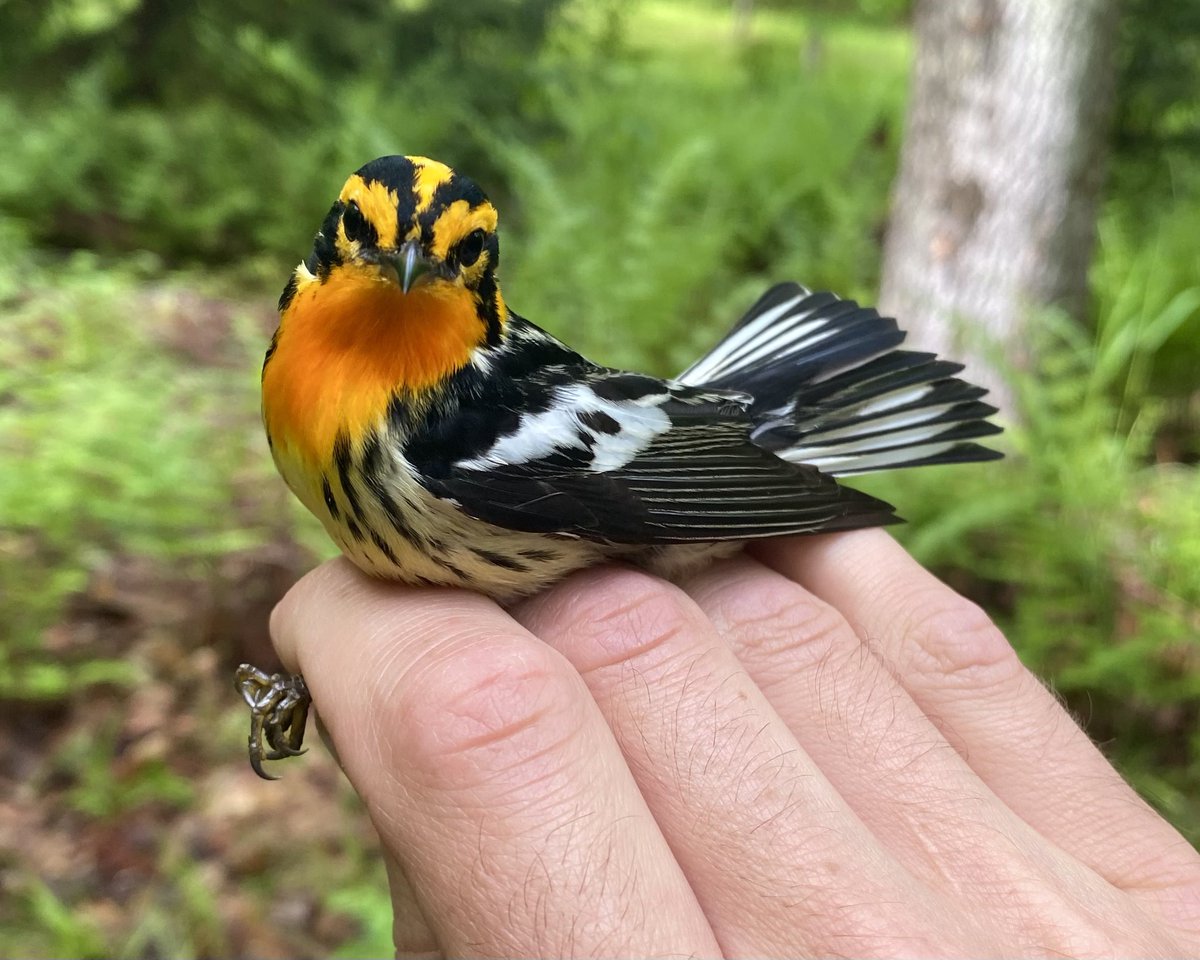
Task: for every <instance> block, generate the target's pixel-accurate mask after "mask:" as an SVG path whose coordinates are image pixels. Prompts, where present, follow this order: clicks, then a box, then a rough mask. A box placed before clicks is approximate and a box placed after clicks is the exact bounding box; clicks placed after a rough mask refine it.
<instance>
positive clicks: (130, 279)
mask: <svg viewBox="0 0 1200 960" xmlns="http://www.w3.org/2000/svg"><path fill="white" fill-rule="evenodd" d="M145 279H146V278H145V276H144V274H143V273H142V272H141V271H140V270H139V269H138V268H137V267H136V266H135V267H134V268H133V269H114V268H113V267H112V266H111V265H108V266H107V267H104V268H102V267H101V265H100V264H99V263H98V261H96V260H95V258H94V257H91V256H85V255H77V256H75V257H73V258H72V259H70V260H68V261H64V262H60V263H59V264H57V265H56V267H55V268H54V269H53V270H51V269H50V267H48V266H42V265H39V264H38V263H37V261H35V260H31V259H22V260H19V261H13V260H11V259H10V260H8V261H7V262H6V263H5V265H4V268H3V270H2V272H0V302H2V303H3V304H4V311H5V314H6V319H5V323H6V331H5V337H4V339H3V340H2V341H0V398H2V399H0V459H3V461H4V463H5V469H4V470H3V471H0V624H2V627H0V697H11V696H20V697H22V698H38V697H54V696H60V695H62V694H63V693H65V692H67V691H68V690H69V689H71V688H72V687H74V686H76V685H86V684H89V683H92V682H97V681H107V682H113V681H116V682H131V681H132V680H133V679H134V677H135V674H134V673H133V672H132V670H131V669H130V667H129V666H128V665H124V664H119V663H116V662H112V661H103V660H99V661H98V660H94V659H91V660H85V661H83V662H81V663H78V664H74V665H73V664H71V663H70V662H69V661H64V660H63V659H62V658H60V657H55V656H46V655H43V654H41V653H40V652H39V651H40V634H41V631H42V630H44V629H45V628H46V627H47V626H48V625H49V624H50V623H52V622H53V620H54V619H55V618H56V617H57V616H58V614H59V612H60V610H61V607H62V603H63V601H64V599H65V598H66V597H67V596H68V595H70V594H71V593H75V592H79V591H81V590H82V589H83V587H84V586H85V584H86V583H87V580H88V577H89V574H90V572H91V571H93V570H96V569H99V568H102V567H103V566H104V565H105V563H106V562H107V561H108V560H109V558H112V557H114V556H119V555H138V556H144V557H147V558H149V559H151V560H155V561H159V562H161V563H164V564H175V565H177V566H178V567H179V568H180V572H184V571H185V570H187V569H189V568H191V569H192V570H193V572H194V573H196V574H199V573H200V570H199V568H198V567H197V566H196V564H197V563H200V562H202V561H203V560H204V558H211V557H216V556H219V555H222V554H224V553H226V552H228V551H230V550H235V549H238V548H240V547H245V546H248V545H251V544H253V543H257V542H261V540H262V539H264V538H265V537H266V535H267V534H266V532H265V530H264V528H263V527H261V526H258V525H259V524H264V523H266V522H267V521H268V520H269V517H268V516H260V517H253V516H246V515H242V514H241V513H240V511H239V507H238V502H239V495H240V499H241V500H242V501H243V503H245V502H246V496H245V493H244V491H245V487H246V485H247V481H248V480H251V479H252V478H253V477H255V476H257V477H260V478H265V477H266V475H267V470H268V467H267V465H266V463H265V462H264V457H263V452H264V451H263V447H264V446H265V445H264V444H263V442H262V439H261V437H260V436H259V434H258V431H257V430H256V429H255V428H254V425H253V423H252V421H251V422H248V421H247V420H246V419H245V418H244V417H240V418H238V419H237V420H235V421H233V422H230V404H231V398H240V400H237V401H236V402H237V403H238V405H239V407H240V408H241V409H242V410H248V409H253V407H254V405H255V404H256V387H257V382H256V377H255V375H254V372H253V371H254V368H255V363H254V361H253V360H251V359H250V358H251V357H254V356H257V354H258V352H259V350H260V349H261V346H260V344H259V343H258V342H257V341H258V340H259V338H260V336H261V333H260V332H258V331H254V332H251V331H249V330H242V331H241V332H240V333H239V327H238V324H237V323H232V324H231V326H230V330H229V336H230V338H231V339H232V341H233V342H232V344H230V345H228V346H229V347H230V349H231V350H232V351H233V353H234V354H235V355H237V356H240V357H241V358H242V361H241V365H240V366H234V367H220V366H218V367H208V368H199V367H195V366H193V365H189V364H188V363H186V362H185V361H183V359H182V358H181V357H180V356H179V355H173V354H172V353H171V352H170V351H169V350H166V349H164V344H163V342H162V340H161V339H158V340H156V332H157V335H158V337H160V338H161V337H163V336H165V335H166V334H167V328H166V327H161V326H160V327H159V328H158V329H157V331H156V328H155V326H154V323H153V318H154V316H155V311H156V309H159V308H156V302H157V301H156V299H155V296H154V294H153V293H152V292H151V291H149V290H148V291H147V292H145V293H142V294H137V293H134V291H135V290H136V286H135V284H138V283H140V282H144V280H145ZM157 294H159V295H160V296H161V295H165V296H168V297H169V296H170V293H169V288H167V287H160V288H159V290H158V291H157ZM159 322H160V323H163V322H169V321H168V318H167V317H165V316H164V317H162V318H161V319H160V321H159ZM243 338H244V339H243ZM239 343H241V344H242V346H241V347H239ZM251 343H253V346H251V345H250V344H251ZM214 441H219V442H214ZM251 502H252V501H251ZM241 509H245V507H244V506H243V507H242V508H241Z"/></svg>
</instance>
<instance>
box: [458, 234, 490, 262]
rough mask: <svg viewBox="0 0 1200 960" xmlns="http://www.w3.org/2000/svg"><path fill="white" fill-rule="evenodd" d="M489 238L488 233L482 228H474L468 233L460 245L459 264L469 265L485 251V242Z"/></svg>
mask: <svg viewBox="0 0 1200 960" xmlns="http://www.w3.org/2000/svg"><path fill="white" fill-rule="evenodd" d="M485 240H487V234H486V233H484V232H483V231H482V230H472V231H471V232H470V233H468V234H467V235H466V236H465V237H464V238H463V239H462V241H461V242H460V243H459V245H458V264H459V266H461V267H469V266H470V265H471V264H473V263H474V262H475V261H476V260H478V259H479V255H480V254H481V253H483V244H484V241H485Z"/></svg>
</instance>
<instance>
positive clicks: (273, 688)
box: [235, 663, 312, 780]
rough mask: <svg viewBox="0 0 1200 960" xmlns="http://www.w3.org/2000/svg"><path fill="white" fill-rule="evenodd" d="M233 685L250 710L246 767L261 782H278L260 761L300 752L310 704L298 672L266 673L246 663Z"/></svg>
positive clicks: (280, 758)
mask: <svg viewBox="0 0 1200 960" xmlns="http://www.w3.org/2000/svg"><path fill="white" fill-rule="evenodd" d="M235 682H236V685H237V689H238V692H239V693H241V695H242V699H243V700H245V701H246V705H247V706H248V707H249V708H250V741H249V744H248V746H249V752H250V766H251V767H253V768H254V772H255V773H257V774H258V775H259V776H260V777H262V778H263V779H264V780H278V779H279V778H278V777H273V776H271V774H269V773H267V772H266V771H265V770H263V761H264V760H282V759H284V758H285V757H297V756H299V755H300V754H302V753H304V750H302V749H301V747H302V745H303V743H304V725H305V723H306V722H307V720H308V708H309V706H310V704H311V703H312V697H311V696H309V693H308V687H307V686H306V685H305V683H304V678H303V677H302V676H300V674H298V673H295V674H291V675H289V674H286V673H274V674H270V673H266V672H264V671H262V670H259V669H258V667H252V666H250V664H248V663H243V664H242V665H241V666H240V667H238V669H237V679H236V681H235ZM264 741H265V744H264ZM268 747H269V748H270V749H267V748H268Z"/></svg>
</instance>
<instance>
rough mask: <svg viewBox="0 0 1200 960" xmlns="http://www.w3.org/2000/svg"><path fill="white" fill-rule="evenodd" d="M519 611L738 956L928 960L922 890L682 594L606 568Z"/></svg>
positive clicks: (933, 914)
mask: <svg viewBox="0 0 1200 960" xmlns="http://www.w3.org/2000/svg"><path fill="white" fill-rule="evenodd" d="M513 613H514V616H516V617H517V618H518V619H519V620H520V621H521V622H523V623H525V624H526V625H527V626H528V627H529V628H530V629H531V630H532V631H533V632H535V633H537V634H538V635H539V636H541V637H542V638H543V639H545V640H546V641H547V642H548V643H550V644H551V645H553V646H554V647H555V648H556V649H558V650H561V651H562V652H563V654H564V655H565V656H566V657H567V658H568V659H569V660H570V661H571V663H572V664H573V665H574V666H575V668H576V669H577V670H578V671H579V673H580V675H581V676H582V677H583V678H584V681H585V682H586V683H587V685H588V689H589V690H590V691H591V693H592V696H593V697H594V698H595V700H596V703H597V704H598V705H599V706H600V709H601V710H602V711H603V713H604V716H605V719H606V720H607V721H608V723H609V724H610V725H611V727H612V729H613V732H614V733H615V734H616V737H617V741H618V742H619V744H620V745H621V749H622V751H623V752H624V754H625V757H626V760H627V761H628V763H629V765H630V769H631V770H632V771H633V773H634V776H635V777H636V778H637V781H638V786H639V787H640V789H641V791H642V795H643V796H644V797H645V798H646V802H647V803H648V804H649V806H650V809H651V810H652V811H653V813H654V816H655V819H656V820H657V821H658V824H659V826H660V827H661V829H662V831H663V833H664V834H665V835H666V837H667V839H668V840H669V841H670V843H671V848H672V849H673V850H674V851H675V855H676V857H678V859H679V862H680V864H681V865H682V866H683V868H684V871H685V872H686V874H687V876H688V878H689V880H690V881H691V884H692V888H693V889H694V890H695V891H696V895H697V897H698V898H699V899H700V902H701V904H702V905H703V907H704V912H705V915H706V916H707V917H708V918H709V921H710V923H711V924H712V926H713V930H714V931H715V932H716V934H717V938H718V940H719V941H720V944H721V947H722V949H723V950H724V951H725V953H726V954H727V955H735V956H768V955H796V954H801V953H812V954H816V955H827V954H830V953H833V952H839V953H840V952H844V951H846V950H847V945H852V947H850V952H853V953H855V954H857V955H864V956H874V955H877V954H881V953H885V954H894V953H896V952H898V951H899V952H905V953H915V954H921V953H928V952H932V945H933V943H934V942H937V941H936V938H937V937H939V936H940V935H941V934H944V933H947V931H946V930H945V924H944V923H943V922H942V919H943V918H942V917H941V916H939V914H938V911H936V910H935V909H934V908H933V906H932V905H931V903H930V901H929V898H928V897H927V896H926V892H925V890H924V888H923V885H922V884H921V883H920V882H919V881H917V880H916V879H915V878H913V877H912V876H910V875H909V874H908V873H907V872H906V871H904V870H903V869H902V868H901V867H900V866H899V865H898V864H897V863H896V862H895V861H894V860H892V859H891V858H890V857H889V856H888V854H887V853H886V852H885V851H884V850H883V849H882V848H881V847H880V846H879V845H878V843H877V842H876V840H875V839H874V838H873V837H872V836H871V834H870V832H869V831H868V830H867V829H866V828H865V827H864V826H863V824H862V823H861V822H860V821H859V820H858V818H857V817H856V816H855V815H854V813H853V812H852V811H851V810H850V809H849V808H848V807H847V805H846V804H845V802H844V801H843V800H842V798H841V797H840V796H839V795H838V794H837V792H836V791H835V790H834V789H833V788H832V787H831V786H830V784H829V783H828V781H827V780H826V779H825V778H824V777H823V776H822V774H821V771H820V770H819V769H817V768H816V767H815V766H814V765H813V763H812V762H811V760H810V759H809V758H808V757H807V756H806V755H805V754H804V751H803V750H802V749H801V748H800V746H799V745H798V744H797V743H796V741H795V739H794V738H793V737H792V735H791V733H790V732H789V731H788V729H787V727H786V726H785V725H784V724H783V722H782V721H781V720H780V718H779V717H778V716H777V715H776V714H775V713H774V711H773V710H772V709H771V707H770V705H769V704H768V703H767V702H766V700H765V699H764V697H763V695H762V693H761V692H760V691H759V690H758V689H757V688H756V687H755V685H754V683H753V682H752V681H751V680H750V678H749V677H748V676H747V675H746V673H745V671H744V670H743V669H742V668H741V666H740V664H739V663H738V662H737V660H736V658H735V657H734V656H733V655H732V653H731V652H730V651H729V649H728V648H727V647H726V646H725V645H724V644H723V643H722V642H721V641H720V639H719V637H717V636H716V635H715V633H714V631H713V630H712V627H711V625H710V624H709V623H708V622H707V621H706V620H705V618H704V616H703V614H702V613H701V612H700V611H699V610H698V609H697V608H696V606H695V605H694V604H693V603H692V602H691V601H690V600H689V599H688V598H687V597H686V596H685V595H684V594H683V593H682V592H681V591H679V590H678V589H677V588H675V587H672V586H670V585H669V584H666V583H664V582H662V581H660V580H656V579H655V578H653V577H650V576H648V575H645V574H641V573H638V572H635V571H631V570H617V569H614V570H603V571H595V572H591V573H588V574H585V575H582V576H576V577H574V578H571V579H569V580H568V581H566V582H565V583H564V584H562V585H560V586H558V587H556V588H554V589H552V590H551V591H550V592H549V593H547V594H543V595H541V596H539V597H535V598H534V599H533V600H530V601H527V602H525V603H524V604H522V605H521V606H519V607H517V608H516V609H515V610H514V611H513ZM925 937H928V938H930V939H929V940H928V941H927V940H924V939H922V938H925ZM913 938H916V939H913ZM951 942H953V941H951ZM922 945H924V946H926V947H927V949H922ZM959 945H960V946H962V947H964V948H965V947H967V946H968V945H967V944H963V943H961V942H959ZM973 946H974V947H975V948H976V951H977V950H978V948H979V947H980V944H978V943H977V944H974V945H973Z"/></svg>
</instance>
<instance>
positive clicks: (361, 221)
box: [342, 200, 376, 243]
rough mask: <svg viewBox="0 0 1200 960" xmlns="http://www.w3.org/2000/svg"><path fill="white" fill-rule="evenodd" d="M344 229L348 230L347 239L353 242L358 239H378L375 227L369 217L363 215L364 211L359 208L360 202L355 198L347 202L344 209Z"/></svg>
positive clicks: (371, 240) (361, 241)
mask: <svg viewBox="0 0 1200 960" xmlns="http://www.w3.org/2000/svg"><path fill="white" fill-rule="evenodd" d="M342 229H343V230H344V231H345V232H346V239H347V240H349V241H351V242H353V241H355V240H357V241H358V242H359V243H374V242H375V241H376V237H375V228H374V227H372V226H371V224H370V223H368V222H367V218H366V217H364V216H363V212H362V211H361V210H359V209H358V204H357V203H355V202H354V201H353V200H351V201H350V202H349V203H348V204H346V209H345V210H343V211H342Z"/></svg>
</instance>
